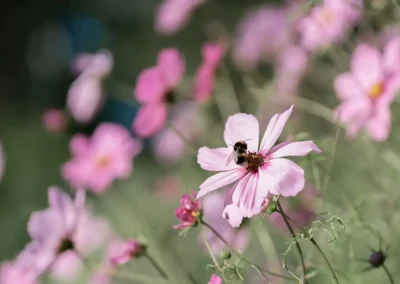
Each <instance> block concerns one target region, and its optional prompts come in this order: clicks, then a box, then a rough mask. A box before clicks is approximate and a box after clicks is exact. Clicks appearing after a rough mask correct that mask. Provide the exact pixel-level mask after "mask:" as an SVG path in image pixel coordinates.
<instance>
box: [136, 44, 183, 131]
mask: <svg viewBox="0 0 400 284" xmlns="http://www.w3.org/2000/svg"><path fill="white" fill-rule="evenodd" d="M184 72H185V62H184V59H183V58H182V56H181V54H180V53H179V51H178V50H177V49H175V48H167V49H163V50H162V51H161V52H160V53H159V55H158V58H157V65H156V66H153V67H151V68H148V69H145V70H144V71H142V73H140V75H139V76H138V78H137V82H136V86H135V96H136V99H137V100H138V102H140V103H142V104H143V105H142V107H141V108H140V109H139V111H138V113H137V114H136V118H135V120H134V121H133V125H132V127H133V130H134V131H135V132H136V133H137V134H138V135H140V136H142V137H150V136H152V135H154V134H156V133H157V132H159V131H160V130H161V129H162V128H163V127H164V125H165V122H166V120H167V117H168V103H169V100H170V99H171V97H173V91H174V89H175V88H176V87H178V86H179V84H180V82H181V79H182V77H183V74H184Z"/></svg>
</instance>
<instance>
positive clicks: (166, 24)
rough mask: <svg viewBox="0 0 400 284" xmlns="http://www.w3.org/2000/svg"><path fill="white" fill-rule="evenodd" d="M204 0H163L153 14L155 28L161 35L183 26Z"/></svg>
mask: <svg viewBox="0 0 400 284" xmlns="http://www.w3.org/2000/svg"><path fill="white" fill-rule="evenodd" d="M204 2H205V0H164V2H162V3H161V4H160V5H159V6H158V8H157V10H156V15H155V20H156V22H155V28H156V30H157V31H158V32H159V33H160V34H163V35H171V34H174V33H176V32H177V31H179V30H180V29H182V28H183V27H185V26H186V25H187V24H188V22H189V20H190V17H191V15H192V13H193V12H194V10H196V9H197V8H198V7H199V6H201V5H202V4H203V3H204Z"/></svg>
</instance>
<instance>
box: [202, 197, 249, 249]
mask: <svg viewBox="0 0 400 284" xmlns="http://www.w3.org/2000/svg"><path fill="white" fill-rule="evenodd" d="M224 200H225V197H224V196H223V194H221V193H217V192H215V193H211V194H209V195H207V196H205V197H204V200H203V220H204V221H205V222H206V223H207V224H208V225H210V226H211V227H212V228H213V229H214V230H216V231H217V232H218V233H219V234H220V235H221V236H222V237H223V238H224V240H226V241H227V242H228V243H229V244H230V245H231V247H233V248H234V249H236V250H238V251H244V250H245V249H246V247H247V245H248V241H249V231H248V230H247V228H245V227H241V228H239V229H237V228H232V226H231V225H230V224H229V222H228V221H227V220H226V219H225V218H223V217H222V212H223V211H224ZM206 237H207V240H208V243H209V244H210V247H211V249H212V251H213V252H214V253H215V254H219V253H220V252H221V250H222V249H223V248H224V247H225V243H224V242H223V241H222V240H221V239H220V238H219V237H218V236H216V235H215V234H214V233H213V232H212V231H211V230H209V229H206Z"/></svg>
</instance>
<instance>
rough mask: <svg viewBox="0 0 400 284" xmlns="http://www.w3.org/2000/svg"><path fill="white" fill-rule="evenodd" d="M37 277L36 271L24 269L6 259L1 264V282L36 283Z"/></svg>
mask: <svg viewBox="0 0 400 284" xmlns="http://www.w3.org/2000/svg"><path fill="white" fill-rule="evenodd" d="M36 279H37V275H35V273H34V271H32V270H29V269H24V268H23V267H20V266H18V265H16V264H15V263H13V262H9V261H6V262H3V263H1V264H0V283H1V284H36V283H37V281H36Z"/></svg>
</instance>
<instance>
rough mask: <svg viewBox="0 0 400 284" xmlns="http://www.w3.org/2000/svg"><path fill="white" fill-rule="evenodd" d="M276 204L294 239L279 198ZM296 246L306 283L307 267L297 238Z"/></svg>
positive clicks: (294, 236) (294, 235)
mask: <svg viewBox="0 0 400 284" xmlns="http://www.w3.org/2000/svg"><path fill="white" fill-rule="evenodd" d="M277 205H278V209H279V211H278V212H279V213H280V214H281V216H282V218H283V220H284V221H285V224H286V226H287V227H288V229H289V231H290V233H291V234H292V237H293V238H294V239H295V240H296V234H295V233H294V231H293V228H292V226H291V225H290V223H289V221H288V219H287V216H286V214H285V213H284V211H283V208H282V206H281V203H280V202H279V199H278V201H277ZM296 248H297V251H298V253H299V256H300V262H301V267H302V269H303V280H304V283H305V284H307V283H308V280H307V278H306V275H307V269H306V265H305V263H304V255H303V251H302V249H301V246H300V243H299V242H298V240H296Z"/></svg>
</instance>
